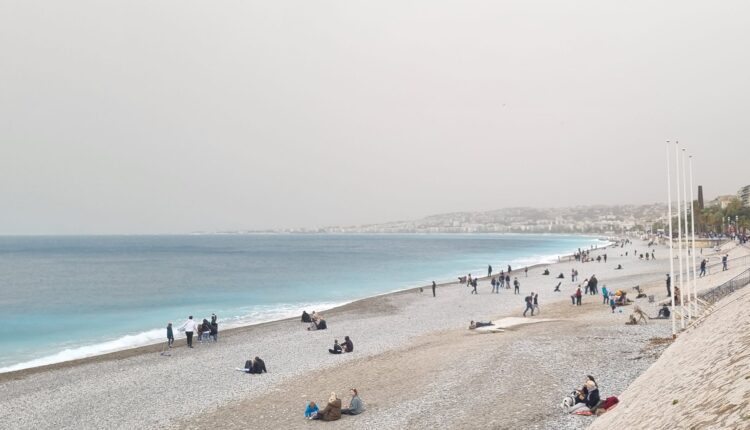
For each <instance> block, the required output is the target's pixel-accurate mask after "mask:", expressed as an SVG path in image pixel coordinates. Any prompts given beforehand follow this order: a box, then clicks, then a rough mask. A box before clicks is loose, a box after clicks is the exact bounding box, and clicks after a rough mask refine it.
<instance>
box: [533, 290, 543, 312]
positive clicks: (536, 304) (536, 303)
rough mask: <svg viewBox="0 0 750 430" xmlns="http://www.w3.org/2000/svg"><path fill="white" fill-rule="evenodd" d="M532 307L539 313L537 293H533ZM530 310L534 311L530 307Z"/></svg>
mask: <svg viewBox="0 0 750 430" xmlns="http://www.w3.org/2000/svg"><path fill="white" fill-rule="evenodd" d="M534 309H536V313H537V315H539V313H540V312H541V311H540V310H539V293H534ZM531 312H534V310H533V309H532V310H531Z"/></svg>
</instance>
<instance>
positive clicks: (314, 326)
mask: <svg viewBox="0 0 750 430" xmlns="http://www.w3.org/2000/svg"><path fill="white" fill-rule="evenodd" d="M301 321H302V322H303V323H309V324H310V325H309V326H308V327H307V329H308V330H325V329H327V328H328V323H326V320H325V319H323V316H322V315H320V314H319V313H317V312H315V311H313V312H312V314H308V313H307V311H302V318H301Z"/></svg>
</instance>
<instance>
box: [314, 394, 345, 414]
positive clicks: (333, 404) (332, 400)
mask: <svg viewBox="0 0 750 430" xmlns="http://www.w3.org/2000/svg"><path fill="white" fill-rule="evenodd" d="M339 418H341V400H340V399H338V398H337V397H336V393H333V392H332V393H331V396H330V397H329V398H328V404H327V405H326V407H325V409H323V410H322V411H319V412H318V413H316V414H315V415H313V416H312V418H310V419H313V420H321V421H336V420H338V419H339Z"/></svg>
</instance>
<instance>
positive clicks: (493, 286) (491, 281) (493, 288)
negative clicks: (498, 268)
mask: <svg viewBox="0 0 750 430" xmlns="http://www.w3.org/2000/svg"><path fill="white" fill-rule="evenodd" d="M490 285H492V292H493V293H494V292H495V286H496V285H497V284H496V283H495V278H492V279H491V280H490Z"/></svg>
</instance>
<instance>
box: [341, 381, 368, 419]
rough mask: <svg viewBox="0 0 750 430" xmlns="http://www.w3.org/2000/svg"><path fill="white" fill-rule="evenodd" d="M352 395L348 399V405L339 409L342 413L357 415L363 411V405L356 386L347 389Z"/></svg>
mask: <svg viewBox="0 0 750 430" xmlns="http://www.w3.org/2000/svg"><path fill="white" fill-rule="evenodd" d="M349 392H350V393H351V395H352V399H351V400H350V401H349V407H348V408H344V409H342V410H341V413H342V414H344V415H359V414H361V413H362V412H364V411H365V405H364V404H363V403H362V399H360V398H359V393H358V392H357V389H356V388H352V389H351V390H349Z"/></svg>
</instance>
